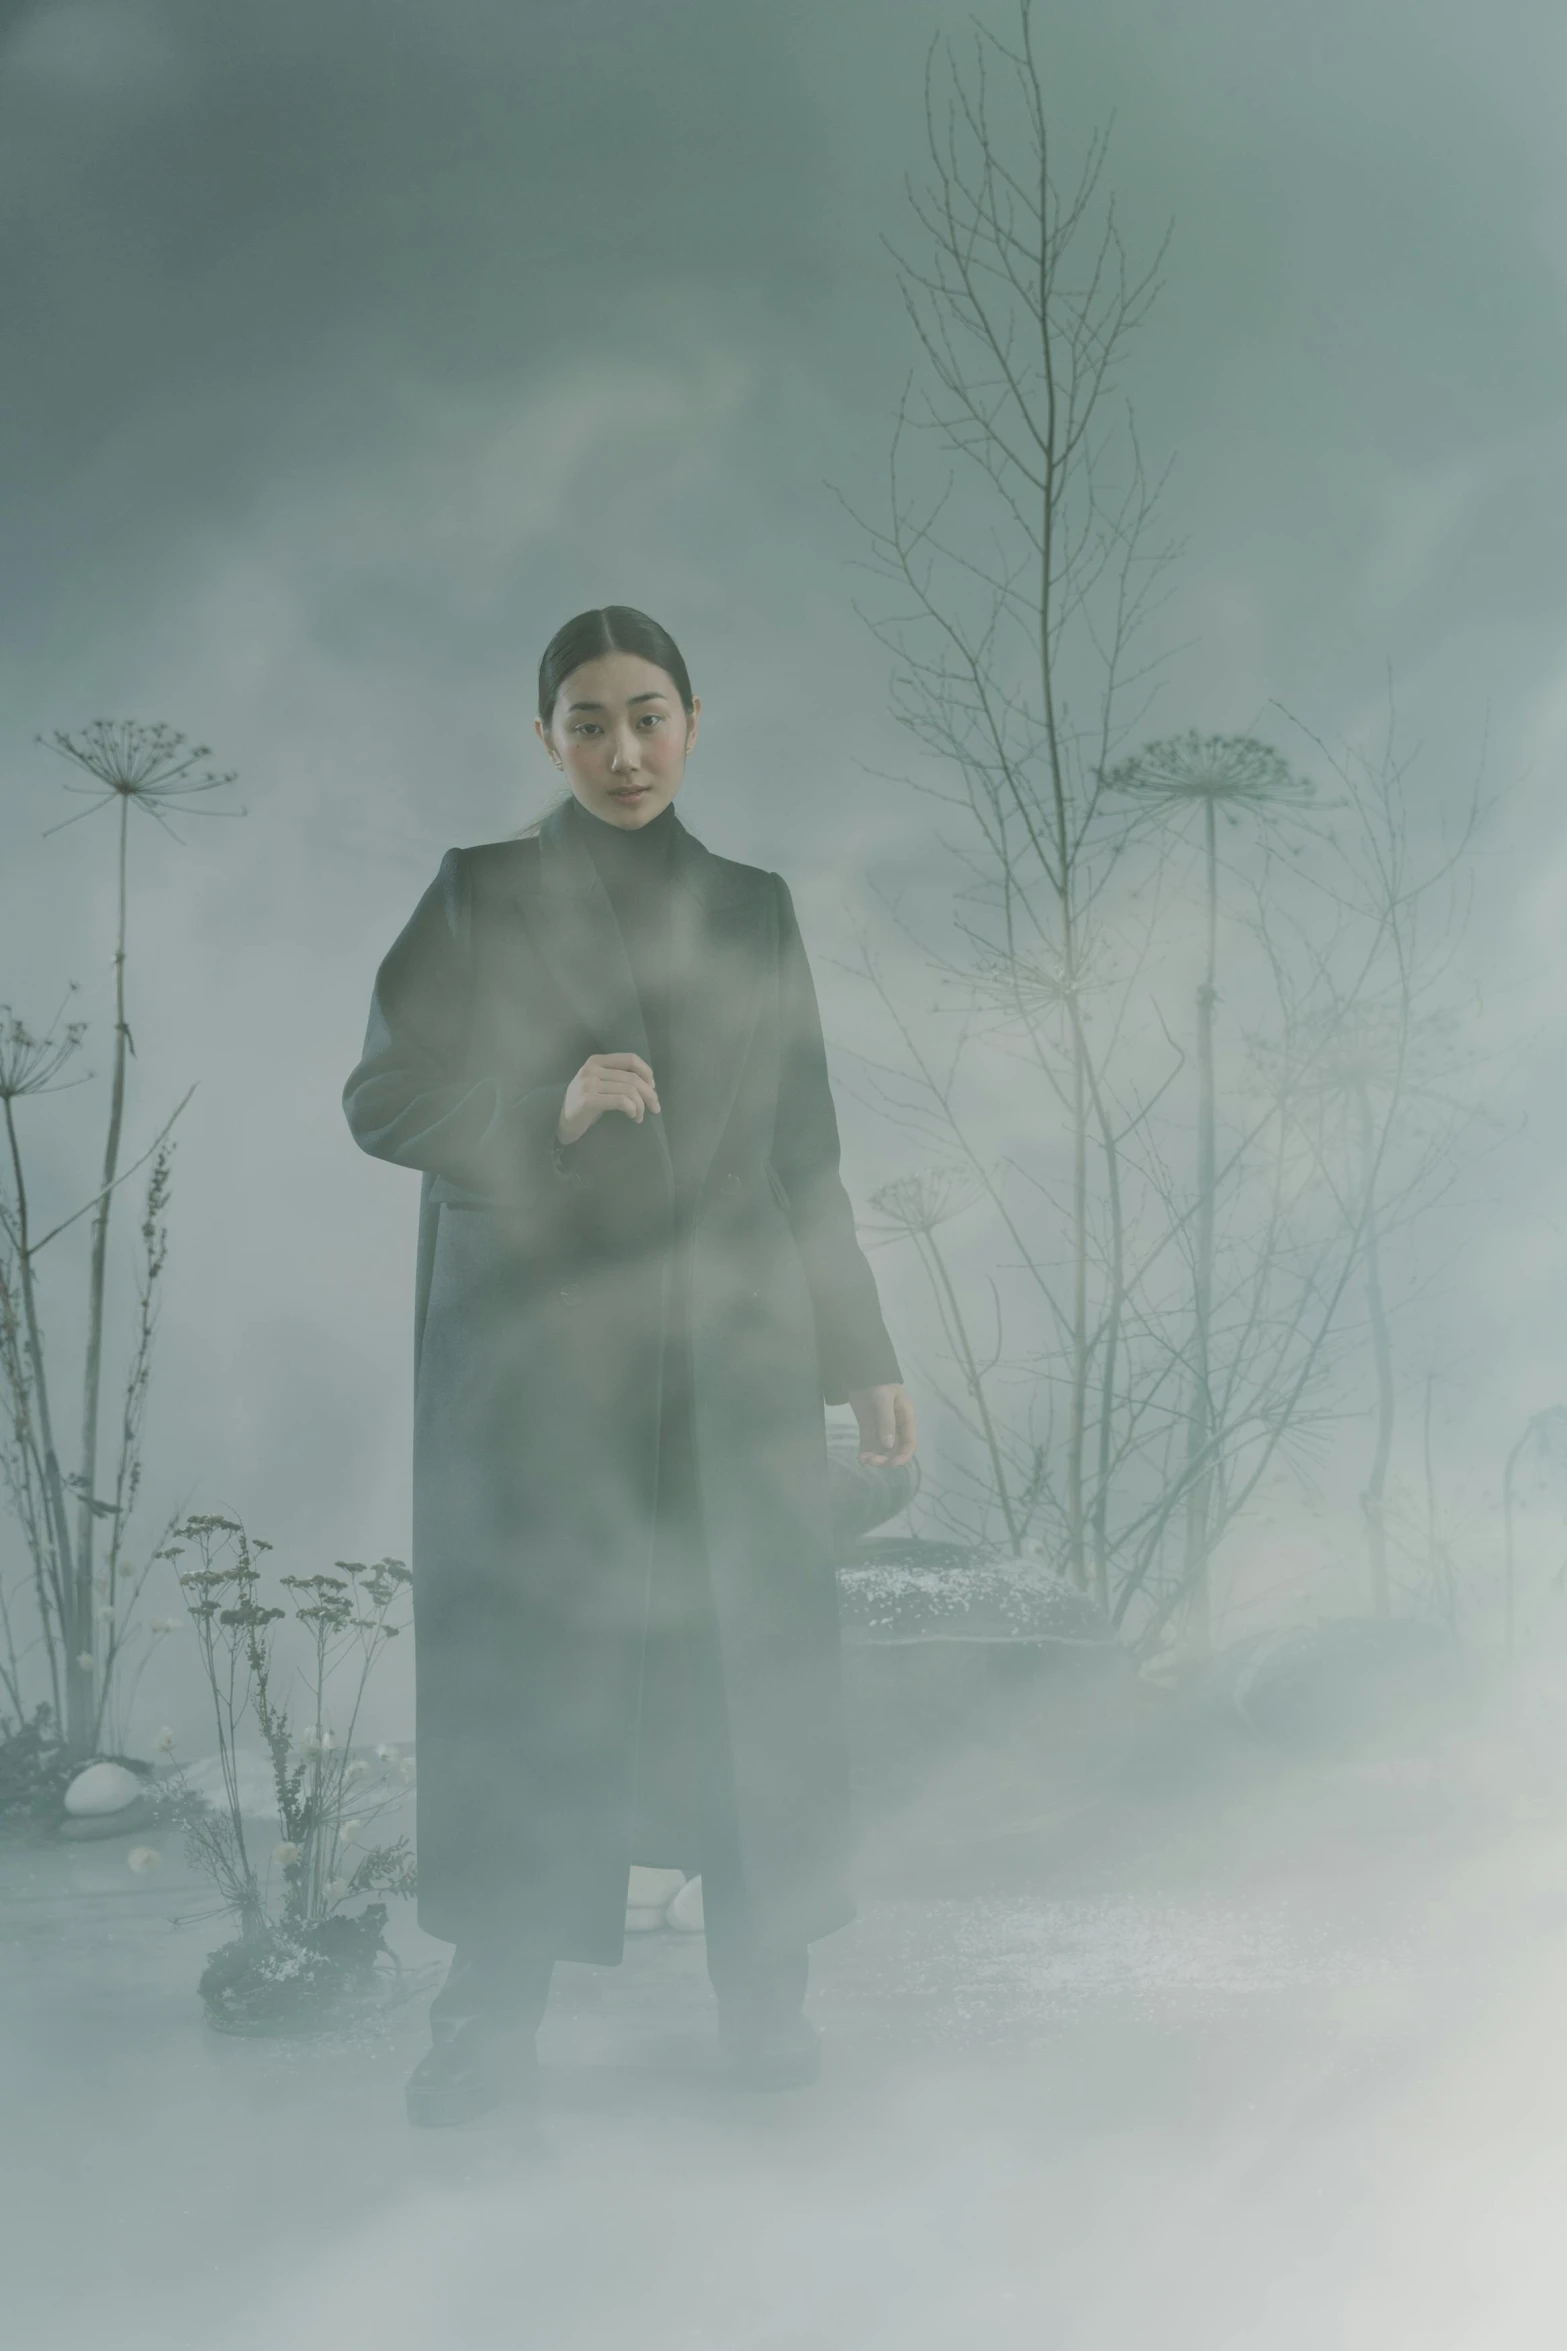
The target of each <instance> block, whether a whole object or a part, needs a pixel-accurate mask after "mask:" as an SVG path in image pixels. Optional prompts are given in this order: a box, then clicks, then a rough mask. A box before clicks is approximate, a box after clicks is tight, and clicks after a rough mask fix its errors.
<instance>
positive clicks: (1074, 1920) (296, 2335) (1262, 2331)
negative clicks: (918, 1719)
mask: <svg viewBox="0 0 1567 2351" xmlns="http://www.w3.org/2000/svg"><path fill="white" fill-rule="evenodd" d="M160 1844H161V1846H162V1859H161V1862H160V1866H159V1867H158V1868H157V1869H156V1870H154V1871H150V1872H146V1873H143V1874H138V1873H135V1872H132V1871H131V1870H130V1869H128V1868H127V1865H126V1844H125V1843H124V1842H121V1841H115V1840H109V1841H106V1842H105V1843H102V1844H96V1845H79V1846H75V1847H60V1846H50V1847H16V1846H12V1847H10V1848H8V1849H6V1850H5V1851H4V1852H3V1853H0V1896H3V1904H0V1908H3V1932H4V1945H3V1950H0V1969H3V1975H0V1999H3V2007H0V2035H3V2041H0V2078H3V2081H4V2125H3V2133H4V2135H3V2144H0V2231H3V2237H4V2249H3V2266H0V2337H3V2339H4V2341H5V2342H6V2343H7V2344H8V2345H14V2346H16V2347H17V2351H100V2347H104V2351H107V2347H109V2346H112V2347H113V2351H359V2347H360V2346H365V2347H366V2351H608V2347H609V2346H612V2345H627V2346H632V2345H635V2346H638V2347H639V2351H938V2347H939V2351H947V2347H948V2346H958V2345H963V2346H968V2345H970V2344H973V2345H984V2346H986V2347H987V2351H1012V2347H1013V2346H1017V2347H1019V2351H1022V2347H1023V2346H1028V2347H1029V2351H1041V2347H1043V2346H1050V2347H1051V2351H1056V2347H1058V2346H1065V2347H1070V2351H1140V2347H1141V2346H1143V2345H1149V2346H1155V2345H1157V2346H1159V2347H1160V2351H1185V2347H1186V2346H1191V2347H1192V2351H1198V2347H1199V2346H1201V2347H1203V2351H1215V2347H1216V2346H1224V2347H1228V2346H1235V2347H1236V2351H1241V2347H1243V2346H1244V2347H1245V2351H1297V2347H1300V2351H1305V2346H1307V2345H1310V2346H1311V2347H1312V2351H1327V2347H1329V2346H1331V2347H1332V2351H1360V2347H1361V2346H1365V2347H1366V2351H1371V2347H1372V2346H1375V2347H1376V2351H1406V2347H1407V2351H1459V2347H1463V2351H1468V2347H1469V2346H1471V2345H1473V2346H1476V2347H1478V2346H1481V2345H1484V2346H1485V2347H1486V2351H1514V2347H1515V2346H1533V2345H1534V2344H1537V2343H1538V2344H1540V2345H1542V2346H1543V2345H1546V2344H1550V2345H1552V2346H1553V2347H1559V2345H1560V2343H1561V2341H1562V2340H1563V2337H1564V2334H1567V2286H1564V2285H1563V2284H1562V2282H1561V2278H1560V2263H1559V2256H1558V2252H1557V2247H1558V2244H1559V2239H1560V2219H1559V2215H1560V2210H1561V2193H1562V2188H1563V2184H1564V2178H1567V1999H1564V1998H1563V1996H1562V1987H1563V1985H1564V1984H1567V1836H1564V1834H1563V1831H1562V1830H1561V1829H1560V1828H1559V1827H1553V1826H1551V1825H1549V1824H1542V1823H1535V1824H1532V1825H1530V1824H1528V1823H1518V1822H1513V1823H1510V1824H1503V1823H1498V1822H1492V1823H1491V1824H1489V1825H1488V1826H1487V1827H1486V1828H1485V1830H1484V1831H1483V1832H1481V1831H1479V1830H1477V1829H1475V1828H1473V1827H1470V1828H1468V1829H1463V1830H1458V1829H1453V1828H1449V1829H1447V1830H1443V1831H1439V1832H1435V1833H1427V1834H1425V1835H1423V1836H1418V1837H1409V1838H1406V1839H1404V1840H1403V1841H1402V1842H1398V1841H1394V1842H1391V1843H1390V1842H1388V1841H1387V1840H1385V1839H1384V1840H1380V1841H1379V1840H1371V1841H1369V1842H1366V1843H1363V1844H1361V1845H1360V1846H1358V1847H1357V1848H1355V1849H1354V1850H1353V1851H1351V1852H1348V1853H1342V1852H1339V1853H1335V1854H1334V1855H1333V1856H1332V1860H1331V1864H1329V1863H1326V1862H1324V1861H1323V1859H1322V1857H1321V1856H1320V1855H1318V1856H1317V1857H1316V1858H1315V1859H1314V1860H1313V1862H1312V1864H1311V1866H1310V1867H1309V1868H1306V1867H1300V1866H1282V1865H1281V1866H1277V1867H1273V1868H1270V1869H1268V1870H1265V1871H1264V1870H1258V1869H1255V1868H1253V1867H1251V1866H1250V1863H1249V1860H1248V1866H1247V1867H1246V1868H1245V1869H1244V1870H1242V1871H1240V1872H1237V1871H1235V1870H1234V1869H1231V1870H1229V1871H1225V1870H1224V1869H1220V1868H1217V1867H1211V1866H1210V1867H1197V1866H1188V1867H1185V1868H1183V1869H1182V1870H1180V1871H1171V1870H1169V1869H1160V1868H1158V1867H1152V1866H1148V1865H1147V1864H1144V1865H1142V1866H1141V1867H1140V1868H1139V1869H1135V1870H1128V1869H1127V1868H1124V1867H1123V1868H1121V1869H1119V1870H1118V1871H1114V1872H1106V1871H1100V1872H1099V1873H1097V1876H1096V1874H1095V1873H1093V1872H1082V1871H1079V1872H1078V1873H1077V1875H1076V1879H1075V1882H1072V1883H1063V1884H1062V1885H1060V1886H1058V1887H1056V1888H1053V1889H1052V1890H1050V1891H1048V1892H1045V1891H1040V1892H1034V1893H1027V1892H1019V1891H1015V1890H1014V1891H1010V1892H990V1893H983V1894H974V1895H971V1896H969V1897H966V1898H960V1897H958V1896H956V1895H942V1896H934V1895H932V1896H928V1897H915V1896H912V1895H905V1896H902V1897H900V1898H897V1899H880V1900H874V1901H872V1902H870V1903H869V1904H868V1905H867V1908H866V1911H865V1914H864V1916H863V1917H862V1919H861V1920H860V1921H859V1922H858V1923H857V1924H856V1925H855V1926H854V1927H852V1928H851V1929H849V1930H848V1931H846V1932H845V1933H844V1934H842V1935H840V1936H838V1937H836V1938H834V1939H833V1940H832V1941H830V1942H828V1943H825V1944H822V1945H819V1946H818V1947H817V1952H816V1957H815V1966H814V1980H813V1998H812V2007H813V2012H814V2013H815V2015H816V2017H817V2019H818V2021H819V2022H820V2024H821V2025H822V2027H823V2028H824V2032H825V2035H826V2051H827V2066H826V2075H825V2079H824V2081H823V2083H822V2085H821V2087H820V2088H819V2089H818V2090H816V2091H812V2092H806V2093H794V2094H790V2095H786V2096H781V2097H773V2098H767V2097H764V2096H760V2095H757V2094H753V2093H745V2092H738V2091H736V2090H734V2089H732V2088H730V2087H728V2086H727V2085H726V2084H725V2082H724V2080H723V2078H722V2076H721V2074H720V2072H719V2070H718V2066H717V2062H716V2056H715V2052H714V2048H713V2034H712V2010H711V2002H710V1998H709V1994H708V1991H707V1986H706V1980H705V1975H704V1971H703V1955H702V1949H701V1943H700V1938H698V1937H692V1936H679V1935H675V1934H650V1935H643V1936H640V1937H635V1938H633V1939H631V1941H630V1942H629V1943H628V1948H627V1955H626V1960H625V1963H624V1965H623V1966H622V1967H621V1968H620V1969H619V1970H615V1971H601V1970H593V1969H588V1968H577V1967H570V1968H562V1969H561V1970H560V1971H559V1975H558V1979H557V1992H556V1996H555V1999H554V2001H553V2004H552V2007H551V2012H550V2015H549V2017H548V2019H547V2021H546V2024H545V2028H544V2032H543V2034H542V2036H541V2043H540V2047H541V2055H542V2058H543V2064H544V2073H543V2089H542V2095H541V2098H540V2101H539V2104H538V2106H537V2108H536V2110H534V2111H532V2112H523V2113H519V2112H509V2113H502V2114H497V2115H494V2116H491V2117H488V2118H486V2119H485V2120H483V2121H481V2122H479V2123H477V2124H475V2125H473V2126H471V2127H470V2128H468V2129H466V2130H462V2131H456V2132H445V2133H438V2132H428V2133H416V2132H413V2131H410V2130H409V2129H408V2128H407V2127H406V2125H405V2123H404V2120H403V2115H402V2103H401V2100H402V2084H403V2079H404V2076H405V2074H406V2072H407V2070H408V2067H409V2065H410V2064H411V2063H412V2061H413V2059H414V2057H415V2056H416V2054H417V2053H418V2051H419V2049H420V2047H421V2046H422V2043H423V2038H424V2019H423V2004H422V1999H421V1998H418V1997H410V1999H409V2001H408V2003H407V2005H406V2006H405V2007H403V2008H401V2009H399V2010H398V2011H396V2012H394V2013H393V2014H392V2015H391V2017H390V2018H389V2019H388V2020H387V2021H386V2022H385V2023H384V2025H382V2026H380V2027H378V2028H377V2029H375V2030H374V2031H371V2032H367V2033H365V2034H364V2035H362V2036H360V2037H358V2038H355V2039H351V2040H347V2041H339V2042H333V2043H330V2044H321V2043H305V2044H289V2043H280V2042H271V2043H266V2042H249V2041H239V2040H230V2039H225V2038H223V2037H221V2036H219V2035H216V2034H214V2033H212V2032H210V2031H208V2030H207V2029H206V2028H205V2027H204V2026H203V2024H202V2022H201V2020H200V2015H199V2011H198V2008H197V2005H196V2000H195V1990H194V1987H195V1981H196V1977H197V1974H198V1973H199V1970H200V1965H201V1961H202V1958H203V1955H204V1953H205V1952H206V1951H207V1950H208V1949H209V1948H211V1947H212V1945H213V1944H215V1943H216V1942H218V1941H220V1940H222V1939H223V1933H224V1930H223V1929H222V1927H221V1925H220V1924H219V1923H218V1922H215V1921H213V1920H211V1919H210V1918H209V1919H206V1920H199V1919H198V1920H192V1919H190V1918H189V1917H188V1915H187V1914H188V1913H189V1912H190V1911H192V1910H194V1909H197V1908H199V1907H200V1906H201V1892H200V1889H199V1888H197V1887H196V1886H194V1885H193V1883H192V1882H191V1881H190V1880H189V1879H188V1878H187V1877H186V1875H185V1873H184V1865H183V1863H182V1862H181V1860H180V1858H179V1855H178V1851H177V1848H176V1847H175V1846H174V1844H173V1842H172V1841H171V1840H168V1839H163V1840H160ZM1207 1860H1208V1861H1209V1862H1212V1860H1213V1856H1212V1854H1211V1853H1210V1854H1209V1855H1208V1856H1207ZM178 1918H184V1920H185V1923H181V1924H171V1919H178ZM393 1936H394V1940H395V1942H396V1945H397V1948H398V1950H399V1952H400V1954H401V1956H402V1957H403V1959H404V1961H405V1962H406V1963H407V1964H408V1966H409V1968H410V1970H411V1973H412V1976H413V1978H414V1980H415V1982H417V1981H419V1971H420V1970H422V1969H429V1970H431V1971H432V1973H433V1971H435V1970H437V1968H438V1964H439V1962H440V1961H441V1960H442V1958H443V1957H444V1952H443V1950H442V1948H441V1947H439V1946H436V1945H433V1944H431V1943H429V1942H427V1941H425V1940H424V1939H423V1938H421V1936H420V1935H419V1933H418V1931H417V1929H416V1928H415V1927H414V1925H413V1923H412V1920H411V1917H409V1916H408V1915H407V1914H406V1909H405V1910H404V1911H403V1912H402V1913H401V1914H400V1915H397V1916H396V1917H395V1918H394V1927H393Z"/></svg>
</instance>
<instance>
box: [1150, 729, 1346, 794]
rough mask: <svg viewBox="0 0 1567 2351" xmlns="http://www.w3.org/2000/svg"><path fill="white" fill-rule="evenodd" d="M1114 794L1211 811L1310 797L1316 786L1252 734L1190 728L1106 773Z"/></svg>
mask: <svg viewBox="0 0 1567 2351" xmlns="http://www.w3.org/2000/svg"><path fill="white" fill-rule="evenodd" d="M1104 780H1105V783H1106V785H1107V787H1108V788H1109V789H1110V790H1111V791H1112V792H1131V793H1135V794H1138V795H1140V796H1141V797H1142V798H1144V799H1148V800H1164V801H1185V802H1187V803H1193V802H1195V803H1198V804H1202V803H1206V804H1207V805H1208V806H1209V807H1212V808H1225V809H1228V810H1232V811H1233V810H1235V809H1239V808H1268V807H1275V806H1278V805H1279V804H1281V803H1284V802H1294V803H1296V804H1299V803H1302V802H1304V801H1307V800H1309V799H1311V798H1312V796H1313V791H1314V787H1313V785H1312V784H1311V783H1310V781H1309V780H1308V779H1307V778H1306V777H1305V776H1299V775H1297V774H1296V773H1295V771H1294V769H1293V768H1292V767H1291V766H1290V764H1289V762H1288V761H1287V760H1286V759H1284V758H1283V757H1282V756H1281V755H1280V754H1279V753H1278V752H1277V751H1275V750H1274V749H1273V746H1272V745H1271V744H1270V743H1261V742H1259V741H1258V740H1257V738H1256V737H1255V736H1254V735H1203V734H1199V733H1198V732H1197V730H1196V728H1195V727H1194V728H1191V729H1190V730H1189V731H1188V732H1187V733H1186V734H1184V735H1167V736H1166V737H1165V738H1164V739H1163V741H1161V742H1157V743H1149V744H1147V745H1145V746H1144V748H1143V749H1142V750H1141V751H1138V752H1135V753H1134V754H1133V756H1132V757H1131V758H1130V759H1123V760H1121V761H1120V762H1119V764H1118V765H1116V766H1115V767H1112V768H1109V769H1107V770H1106V773H1105V779H1104Z"/></svg>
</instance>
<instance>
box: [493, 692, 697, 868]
mask: <svg viewBox="0 0 1567 2351" xmlns="http://www.w3.org/2000/svg"><path fill="white" fill-rule="evenodd" d="M701 707H702V705H701V703H700V702H696V701H693V703H692V705H691V712H690V716H689V717H688V716H687V714H686V712H685V710H684V709H683V707H682V705H681V701H680V694H679V691H678V689H677V687H676V685H675V681H674V679H673V678H672V677H671V676H670V675H669V673H668V671H667V670H662V669H659V668H657V667H655V665H654V664H653V663H652V662H651V661H644V660H643V659H642V657H641V655H640V654H637V653H605V654H601V655H600V657H599V659H598V660H596V661H585V662H584V663H583V664H582V667H581V668H580V669H574V670H573V671H572V673H571V675H570V677H569V678H567V680H566V682H565V684H564V685H563V686H562V687H561V690H560V692H559V693H558V694H557V695H556V697H555V708H554V710H553V711H552V712H551V714H550V723H549V725H548V726H547V727H546V726H545V725H544V723H543V721H542V720H541V719H535V720H534V722H533V723H534V727H535V729H536V731H537V734H538V737H539V740H540V742H541V743H542V744H543V745H544V747H545V749H546V750H547V751H548V753H549V755H550V757H551V758H552V759H553V760H554V762H555V764H556V766H557V767H559V768H560V769H562V770H563V772H564V774H565V777H566V780H567V782H568V783H569V784H570V786H571V788H572V791H573V792H574V793H575V795H576V797H577V798H578V799H579V800H580V801H581V802H582V805H583V807H584V808H588V809H591V810H592V812H593V814H594V815H595V816H602V817H605V818H607V820H608V821H609V823H611V824H618V825H623V826H625V827H626V829H627V830H628V831H632V832H635V831H636V830H637V829H638V828H639V827H640V826H642V825H645V824H651V823H652V821H653V819H654V817H655V816H657V815H658V813H659V811H660V810H661V809H664V808H667V807H668V806H669V803H670V801H671V800H673V798H674V796H675V794H676V793H677V792H678V791H679V789H680V780H681V778H682V776H683V775H684V774H685V771H686V753H687V752H688V751H689V750H690V748H691V746H692V744H693V743H694V742H695V741H696V721H697V713H698V711H699V710H700V709H701Z"/></svg>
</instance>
